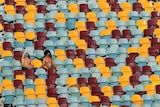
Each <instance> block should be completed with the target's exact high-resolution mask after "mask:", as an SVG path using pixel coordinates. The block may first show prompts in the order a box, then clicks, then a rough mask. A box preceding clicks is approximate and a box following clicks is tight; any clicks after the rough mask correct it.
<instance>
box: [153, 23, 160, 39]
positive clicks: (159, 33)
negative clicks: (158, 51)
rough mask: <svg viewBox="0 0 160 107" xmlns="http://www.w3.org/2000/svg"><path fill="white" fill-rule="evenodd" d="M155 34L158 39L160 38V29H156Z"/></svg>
mask: <svg viewBox="0 0 160 107" xmlns="http://www.w3.org/2000/svg"><path fill="white" fill-rule="evenodd" d="M158 22H160V20H159V21H158ZM153 33H154V35H156V38H160V28H155V29H154V32H153Z"/></svg>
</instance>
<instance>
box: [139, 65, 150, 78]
mask: <svg viewBox="0 0 160 107" xmlns="http://www.w3.org/2000/svg"><path fill="white" fill-rule="evenodd" d="M142 73H143V74H144V75H148V76H151V75H152V73H153V72H152V69H151V67H150V66H149V65H148V66H147V65H146V66H143V67H142Z"/></svg>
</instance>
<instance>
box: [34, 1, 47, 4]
mask: <svg viewBox="0 0 160 107" xmlns="http://www.w3.org/2000/svg"><path fill="white" fill-rule="evenodd" d="M35 1H36V2H37V3H36V4H37V5H46V0H35Z"/></svg>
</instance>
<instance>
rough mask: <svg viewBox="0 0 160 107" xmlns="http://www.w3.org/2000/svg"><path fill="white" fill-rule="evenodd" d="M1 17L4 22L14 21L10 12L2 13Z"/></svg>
mask: <svg viewBox="0 0 160 107" xmlns="http://www.w3.org/2000/svg"><path fill="white" fill-rule="evenodd" d="M3 18H4V21H5V22H8V23H10V22H14V17H13V16H12V15H11V14H4V17H3Z"/></svg>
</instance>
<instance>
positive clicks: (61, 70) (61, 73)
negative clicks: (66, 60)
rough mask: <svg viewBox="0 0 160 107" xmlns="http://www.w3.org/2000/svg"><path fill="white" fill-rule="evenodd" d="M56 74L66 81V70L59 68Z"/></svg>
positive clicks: (67, 75) (67, 74)
mask: <svg viewBox="0 0 160 107" xmlns="http://www.w3.org/2000/svg"><path fill="white" fill-rule="evenodd" d="M57 74H58V75H59V76H60V77H61V78H64V79H67V78H68V77H69V73H68V71H67V69H66V68H59V69H58V71H57Z"/></svg>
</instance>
